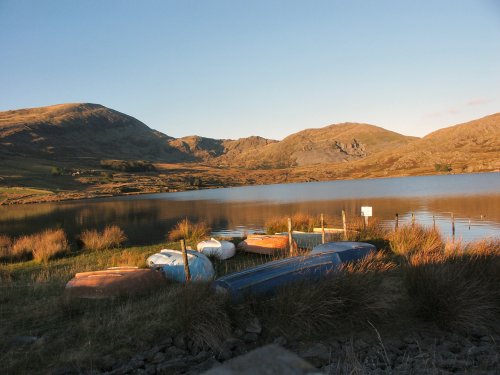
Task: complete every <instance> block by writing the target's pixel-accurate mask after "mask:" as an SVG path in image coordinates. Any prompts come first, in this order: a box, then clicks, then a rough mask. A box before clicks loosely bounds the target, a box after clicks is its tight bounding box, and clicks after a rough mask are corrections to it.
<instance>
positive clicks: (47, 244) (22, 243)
mask: <svg viewBox="0 0 500 375" xmlns="http://www.w3.org/2000/svg"><path fill="white" fill-rule="evenodd" d="M69 250H70V247H69V243H68V240H67V238H66V233H64V230H62V229H47V230H45V231H43V232H41V233H36V234H32V235H29V236H21V237H19V238H17V239H15V240H14V241H12V245H11V247H10V249H9V254H8V255H9V258H10V259H11V260H15V259H17V260H22V259H26V258H33V259H34V260H35V261H37V262H47V261H48V260H49V259H54V258H57V257H59V256H61V255H64V254H66V253H68V252H69Z"/></svg>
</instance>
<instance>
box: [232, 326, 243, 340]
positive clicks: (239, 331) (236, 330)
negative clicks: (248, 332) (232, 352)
mask: <svg viewBox="0 0 500 375" xmlns="http://www.w3.org/2000/svg"><path fill="white" fill-rule="evenodd" d="M244 333H245V332H243V331H242V330H241V329H239V328H236V329H235V330H234V332H233V336H234V337H237V338H240V337H241V336H243V334H244Z"/></svg>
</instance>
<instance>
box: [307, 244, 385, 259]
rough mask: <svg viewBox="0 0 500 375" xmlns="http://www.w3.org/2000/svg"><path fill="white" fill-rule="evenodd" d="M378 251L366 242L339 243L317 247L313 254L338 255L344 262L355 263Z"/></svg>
mask: <svg viewBox="0 0 500 375" xmlns="http://www.w3.org/2000/svg"><path fill="white" fill-rule="evenodd" d="M376 251H377V248H376V247H375V246H374V245H372V244H369V243H366V242H350V241H339V242H327V243H324V244H321V245H317V246H315V247H314V248H313V249H312V251H311V254H319V253H326V252H329V253H337V254H338V255H339V257H340V260H341V261H342V262H353V261H356V260H359V259H361V258H364V257H365V256H367V255H368V254H370V253H375V252H376Z"/></svg>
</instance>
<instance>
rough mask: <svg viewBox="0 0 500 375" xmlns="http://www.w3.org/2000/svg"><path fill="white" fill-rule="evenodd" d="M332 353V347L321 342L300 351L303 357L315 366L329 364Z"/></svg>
mask: <svg viewBox="0 0 500 375" xmlns="http://www.w3.org/2000/svg"><path fill="white" fill-rule="evenodd" d="M330 354H331V352H330V348H328V347H327V346H326V345H323V344H320V343H318V344H314V345H312V346H311V347H309V348H307V349H306V350H304V351H301V352H300V353H299V355H300V356H301V357H302V358H304V359H305V360H306V361H308V362H309V363H311V364H312V365H313V366H314V367H323V366H325V365H327V364H329V363H330V359H331V355H330Z"/></svg>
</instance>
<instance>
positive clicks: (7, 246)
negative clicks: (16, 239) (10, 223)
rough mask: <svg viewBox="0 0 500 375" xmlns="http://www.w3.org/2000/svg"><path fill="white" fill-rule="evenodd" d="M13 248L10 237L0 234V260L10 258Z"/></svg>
mask: <svg viewBox="0 0 500 375" xmlns="http://www.w3.org/2000/svg"><path fill="white" fill-rule="evenodd" d="M11 246H12V240H11V239H10V237H9V236H6V235H5V234H0V259H6V258H9V257H10V252H11Z"/></svg>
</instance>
